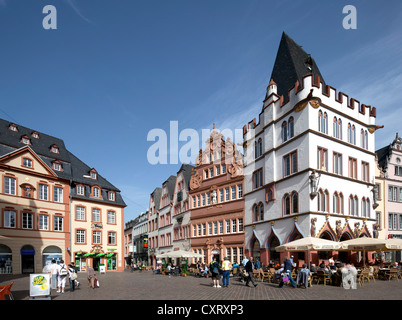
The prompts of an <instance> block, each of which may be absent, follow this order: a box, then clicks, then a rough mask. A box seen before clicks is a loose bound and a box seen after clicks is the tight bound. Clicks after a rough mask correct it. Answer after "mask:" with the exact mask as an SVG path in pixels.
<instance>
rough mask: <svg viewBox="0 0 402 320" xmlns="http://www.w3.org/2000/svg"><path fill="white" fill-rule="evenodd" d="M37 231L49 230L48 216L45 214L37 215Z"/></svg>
mask: <svg viewBox="0 0 402 320" xmlns="http://www.w3.org/2000/svg"><path fill="white" fill-rule="evenodd" d="M39 230H49V216H48V215H45V214H40V215H39Z"/></svg>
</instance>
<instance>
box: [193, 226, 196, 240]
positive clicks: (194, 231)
mask: <svg viewBox="0 0 402 320" xmlns="http://www.w3.org/2000/svg"><path fill="white" fill-rule="evenodd" d="M196 236H197V226H196V225H193V237H196Z"/></svg>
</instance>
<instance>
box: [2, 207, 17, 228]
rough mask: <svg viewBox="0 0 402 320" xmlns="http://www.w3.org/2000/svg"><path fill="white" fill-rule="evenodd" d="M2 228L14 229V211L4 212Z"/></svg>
mask: <svg viewBox="0 0 402 320" xmlns="http://www.w3.org/2000/svg"><path fill="white" fill-rule="evenodd" d="M3 226H4V227H5V228H15V211H11V210H5V211H4V221H3Z"/></svg>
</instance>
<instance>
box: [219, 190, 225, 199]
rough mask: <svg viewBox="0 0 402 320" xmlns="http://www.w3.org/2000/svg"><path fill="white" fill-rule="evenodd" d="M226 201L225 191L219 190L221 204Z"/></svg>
mask: <svg viewBox="0 0 402 320" xmlns="http://www.w3.org/2000/svg"><path fill="white" fill-rule="evenodd" d="M223 201H225V200H224V196H223V189H219V202H223Z"/></svg>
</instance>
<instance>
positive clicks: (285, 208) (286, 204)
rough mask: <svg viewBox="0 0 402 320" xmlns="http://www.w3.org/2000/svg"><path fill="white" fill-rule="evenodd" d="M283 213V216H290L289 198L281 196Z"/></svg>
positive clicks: (287, 195) (286, 195)
mask: <svg viewBox="0 0 402 320" xmlns="http://www.w3.org/2000/svg"><path fill="white" fill-rule="evenodd" d="M283 213H284V215H290V196H289V194H285V195H284V196H283Z"/></svg>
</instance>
